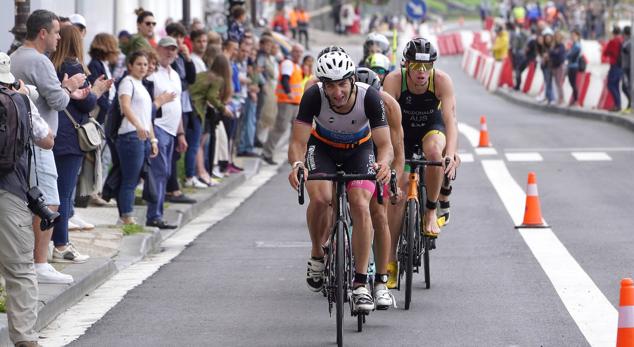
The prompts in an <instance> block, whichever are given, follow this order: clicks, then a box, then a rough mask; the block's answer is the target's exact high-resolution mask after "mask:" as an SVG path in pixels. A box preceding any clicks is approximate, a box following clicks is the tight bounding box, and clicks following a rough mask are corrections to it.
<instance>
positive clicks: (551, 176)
mask: <svg viewBox="0 0 634 347" xmlns="http://www.w3.org/2000/svg"><path fill="white" fill-rule="evenodd" d="M349 49H350V50H356V49H358V48H357V47H355V48H352V47H351V48H349ZM438 67H439V68H440V69H443V70H446V71H448V72H449V73H450V74H451V76H452V77H453V80H454V84H455V90H456V95H457V100H458V105H457V106H458V117H459V121H460V122H463V123H466V124H468V125H470V126H472V127H477V126H478V122H479V118H480V116H481V115H486V116H487V120H488V128H489V133H490V136H491V141H492V142H493V145H494V146H495V148H496V149H497V151H498V154H497V155H495V156H492V157H486V159H490V158H495V159H500V160H504V161H505V164H506V166H507V167H508V170H509V171H510V173H511V175H512V177H513V178H514V179H515V181H516V182H518V183H519V184H520V185H521V186H522V187H524V186H525V183H526V175H527V173H528V171H535V172H536V173H537V176H538V185H539V192H540V199H541V203H542V211H543V215H544V218H545V219H546V220H547V221H548V223H549V224H550V225H551V226H552V230H553V232H554V233H555V234H556V235H557V237H558V238H559V239H560V240H561V242H562V243H563V245H564V246H565V247H566V248H567V249H568V251H569V252H570V255H571V256H572V257H574V258H575V259H576V261H577V262H578V263H579V264H580V265H581V267H582V268H583V270H585V272H586V273H587V274H588V275H589V276H590V278H591V279H592V280H593V281H594V283H596V285H597V287H598V288H599V289H600V290H601V292H602V293H603V294H604V295H605V296H606V297H607V299H608V300H609V301H610V302H611V303H612V305H614V306H617V305H618V291H619V281H620V278H622V277H628V276H632V268H631V264H632V263H633V261H634V256H633V255H632V254H634V253H633V252H632V250H631V247H632V245H634V243H633V242H632V236H631V235H632V234H631V230H632V227H631V225H632V221H633V217H632V215H631V210H632V207H631V206H633V205H634V195H633V194H631V191H632V190H633V189H634V181H633V180H632V177H633V174H634V170H633V168H634V166H633V165H632V161H633V160H634V136H632V133H631V132H629V131H626V130H623V129H621V128H618V127H617V126H614V125H611V124H604V123H600V122H594V121H588V120H581V119H576V118H570V117H566V116H560V115H556V114H545V113H541V112H536V111H534V110H531V109H528V108H524V107H520V106H516V105H513V104H510V103H507V102H505V101H503V100H502V99H500V98H498V97H496V96H494V95H492V94H489V93H487V92H485V91H484V90H483V88H482V87H481V86H480V85H478V84H477V83H476V82H475V81H473V80H471V79H469V78H468V77H467V76H466V75H465V74H464V73H463V72H462V71H461V70H460V68H459V59H458V58H443V59H442V61H441V62H440V63H439V64H438ZM460 151H461V153H463V154H474V149H473V148H472V147H471V145H470V144H469V142H468V141H467V139H466V138H465V137H464V136H462V135H461V137H460ZM596 151H599V152H605V154H606V155H607V156H609V158H610V160H604V161H594V160H591V161H579V160H577V159H575V157H573V155H572V154H571V153H572V152H596ZM512 152H513V153H515V152H537V153H539V154H540V155H541V157H542V158H543V160H542V161H540V162H515V161H509V160H507V159H506V156H505V154H507V153H512ZM474 157H475V161H474V162H465V163H464V164H463V165H462V167H461V168H460V170H459V173H458V179H457V181H455V183H454V187H455V189H454V194H453V195H452V214H453V217H452V223H451V224H450V225H449V226H447V227H446V228H445V229H444V231H443V234H442V235H441V237H440V239H439V240H438V242H437V246H438V249H436V250H434V251H433V253H432V287H431V289H429V290H426V289H423V288H424V284H423V281H422V278H420V277H419V278H418V279H417V280H416V282H415V290H414V295H413V303H412V307H411V309H410V310H409V311H405V310H403V309H402V305H403V297H404V293H401V292H395V295H396V298H397V299H398V303H399V308H397V309H390V310H388V311H384V312H374V313H372V314H371V315H370V316H369V318H368V324H367V325H366V327H365V329H364V331H363V332H362V333H357V332H356V320H353V319H352V317H350V316H348V315H347V316H346V317H345V332H344V340H345V343H346V345H350V346H386V345H408V346H421V345H428V346H511V345H513V346H584V345H588V342H587V341H586V339H585V338H584V335H583V334H582V333H581V332H580V330H579V328H578V327H577V325H576V323H575V320H574V319H573V318H571V315H570V314H569V313H568V310H567V309H566V307H565V306H564V303H562V300H561V299H560V297H559V296H558V294H557V292H556V291H555V288H554V287H553V285H552V283H551V281H550V280H549V278H548V276H547V275H546V274H545V272H544V270H543V269H542V267H541V266H540V264H539V263H538V261H537V260H536V258H535V257H534V256H533V254H532V253H531V250H530V249H529V248H528V247H527V245H526V243H525V242H524V240H523V239H522V237H521V236H520V234H519V233H518V231H517V230H516V229H514V227H513V226H514V225H513V221H512V220H511V218H510V216H509V214H508V212H507V211H506V209H505V207H504V205H503V202H502V201H501V200H500V198H499V197H498V195H497V193H496V191H495V189H494V188H493V185H492V184H491V182H490V181H489V179H488V178H487V176H486V175H485V172H484V170H483V167H482V165H481V160H483V159H485V158H484V157H482V156H479V155H476V154H474ZM282 168H283V169H282V171H281V172H280V174H279V175H278V176H276V177H275V178H274V179H272V180H271V181H270V182H268V183H267V184H266V185H264V186H263V187H262V188H260V189H259V190H258V191H257V192H256V193H255V194H254V195H253V196H252V197H251V198H250V199H249V200H247V201H246V202H245V203H244V204H243V205H242V206H240V207H239V208H238V209H237V210H236V211H235V212H234V213H233V214H232V215H231V216H229V217H227V218H226V219H225V220H223V221H222V222H220V223H218V224H216V225H215V226H214V227H213V228H211V229H210V230H209V231H208V232H206V233H204V234H202V235H201V236H200V237H199V238H198V239H197V240H196V241H195V242H194V243H193V244H192V245H191V246H190V247H189V248H187V249H186V250H185V251H184V252H183V253H182V254H181V255H180V256H178V257H177V258H175V259H174V260H173V261H172V262H171V263H169V264H167V265H165V266H164V267H162V268H161V269H160V270H159V271H158V272H157V273H156V274H154V275H153V276H152V277H150V278H149V279H148V280H146V281H145V282H144V283H143V284H142V285H140V286H138V287H136V288H135V289H133V290H132V291H130V292H129V293H128V294H127V295H126V297H125V298H124V300H123V301H121V302H120V303H119V304H118V305H116V306H115V307H114V308H113V309H112V310H111V311H110V312H109V313H108V314H107V315H106V316H105V317H104V318H103V319H101V320H100V321H99V322H97V323H96V324H95V325H93V327H91V328H90V329H89V330H88V331H87V332H86V334H84V335H83V336H82V337H81V338H80V339H79V340H77V341H75V342H74V343H73V344H72V346H139V345H143V346H174V345H184V346H195V345H201V346H323V345H334V344H335V342H336V335H335V320H334V317H333V318H331V317H329V315H328V310H327V304H326V301H325V299H324V298H323V297H322V296H321V294H314V293H312V292H309V291H308V289H307V288H306V285H305V281H304V275H305V271H306V267H305V266H306V260H307V257H308V256H309V247H308V244H307V242H308V234H307V231H306V226H305V218H304V211H305V207H302V206H299V205H298V204H297V201H296V196H295V195H294V194H293V192H291V190H290V188H289V187H288V183H287V181H286V175H287V172H286V166H283V167H282ZM262 242H264V243H262ZM262 246H265V247H262ZM597 319H601V317H597ZM614 331H615V332H616V326H615V327H614Z"/></svg>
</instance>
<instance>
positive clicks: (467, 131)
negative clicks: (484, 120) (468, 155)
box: [458, 123, 480, 147]
mask: <svg viewBox="0 0 634 347" xmlns="http://www.w3.org/2000/svg"><path fill="white" fill-rule="evenodd" d="M458 131H459V132H460V133H461V134H462V135H464V136H465V137H466V138H467V140H469V143H471V146H473V147H478V142H480V132H479V131H478V130H477V129H476V128H474V127H472V126H470V125H468V124H466V123H458Z"/></svg>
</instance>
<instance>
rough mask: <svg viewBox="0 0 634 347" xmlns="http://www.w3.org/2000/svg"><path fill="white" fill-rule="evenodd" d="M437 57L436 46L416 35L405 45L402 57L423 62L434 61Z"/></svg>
mask: <svg viewBox="0 0 634 347" xmlns="http://www.w3.org/2000/svg"><path fill="white" fill-rule="evenodd" d="M437 58H438V52H437V51H436V47H434V45H433V44H432V43H431V42H429V40H427V39H425V38H422V37H417V38H415V39H412V40H411V41H409V42H408V43H407V45H405V49H404V50H403V59H405V60H406V61H418V62H423V63H429V62H434V61H436V59H437Z"/></svg>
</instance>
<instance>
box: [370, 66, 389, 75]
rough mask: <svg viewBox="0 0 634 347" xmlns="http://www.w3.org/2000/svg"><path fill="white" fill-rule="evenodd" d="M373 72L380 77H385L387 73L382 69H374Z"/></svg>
mask: <svg viewBox="0 0 634 347" xmlns="http://www.w3.org/2000/svg"><path fill="white" fill-rule="evenodd" d="M372 71H374V72H376V73H377V74H379V75H385V74H386V73H387V70H385V69H384V68H382V67H374V68H372Z"/></svg>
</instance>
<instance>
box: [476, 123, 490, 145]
mask: <svg viewBox="0 0 634 347" xmlns="http://www.w3.org/2000/svg"><path fill="white" fill-rule="evenodd" d="M489 146H491V143H489V130H488V129H487V119H486V117H485V116H480V143H478V147H489Z"/></svg>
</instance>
